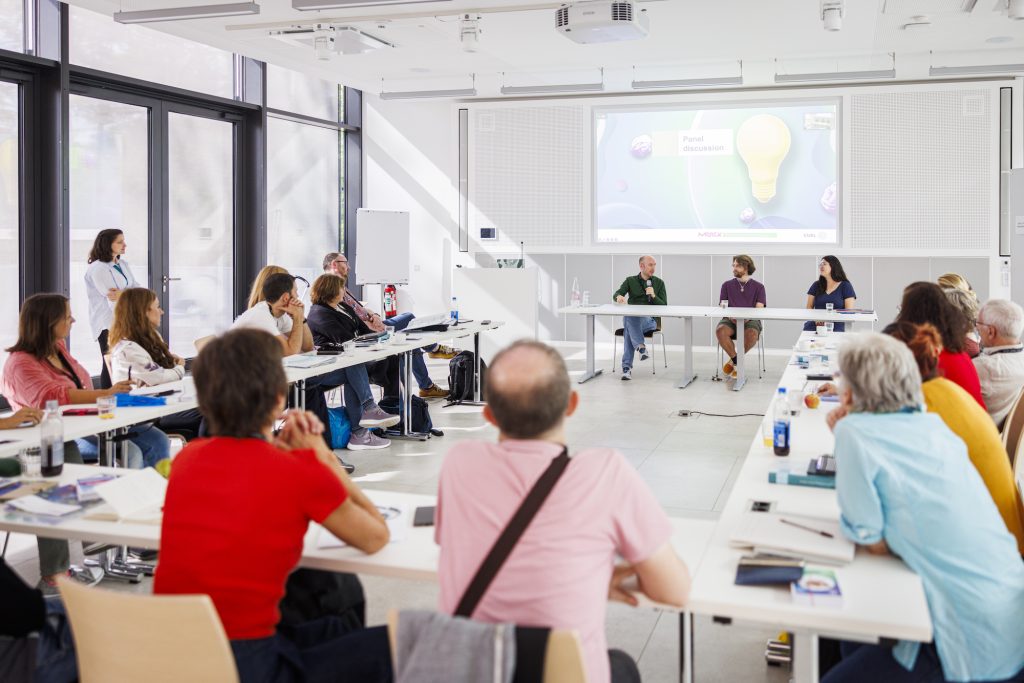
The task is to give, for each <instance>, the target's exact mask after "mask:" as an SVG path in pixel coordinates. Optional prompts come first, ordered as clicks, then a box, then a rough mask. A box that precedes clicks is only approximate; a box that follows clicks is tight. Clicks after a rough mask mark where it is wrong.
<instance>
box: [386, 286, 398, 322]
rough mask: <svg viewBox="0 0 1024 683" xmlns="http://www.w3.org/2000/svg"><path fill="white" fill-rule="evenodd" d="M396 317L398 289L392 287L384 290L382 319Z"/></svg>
mask: <svg viewBox="0 0 1024 683" xmlns="http://www.w3.org/2000/svg"><path fill="white" fill-rule="evenodd" d="M396 315H398V289H396V288H395V286H394V285H388V286H387V287H385V288H384V317H385V318H394V317H395V316H396Z"/></svg>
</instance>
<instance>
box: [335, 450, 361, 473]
mask: <svg viewBox="0 0 1024 683" xmlns="http://www.w3.org/2000/svg"><path fill="white" fill-rule="evenodd" d="M334 457H335V458H337V459H338V464H339V465H341V466H342V467H343V468H344V469H345V471H346V472H348V473H349V474H352V473H353V472H355V471H356V466H355V465H353V464H352V463H350V462H345V459H344V458H342V457H341V456H340V455H338V453H337V451H335V453H334Z"/></svg>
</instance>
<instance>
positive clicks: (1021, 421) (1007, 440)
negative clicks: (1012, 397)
mask: <svg viewBox="0 0 1024 683" xmlns="http://www.w3.org/2000/svg"><path fill="white" fill-rule="evenodd" d="M1000 436H1001V437H1002V439H1003V445H1004V446H1006V454H1007V455H1009V456H1010V466H1011V467H1012V468H1013V472H1014V474H1016V473H1017V468H1018V467H1020V466H1021V465H1020V462H1019V460H1020V459H1019V458H1018V457H1017V454H1018V451H1020V450H1021V447H1022V446H1024V390H1022V391H1021V393H1020V394H1019V395H1018V396H1017V400H1016V401H1014V402H1013V407H1012V408H1010V412H1009V413H1007V414H1006V420H1004V421H1003V430H1002V432H1001V434H1000Z"/></svg>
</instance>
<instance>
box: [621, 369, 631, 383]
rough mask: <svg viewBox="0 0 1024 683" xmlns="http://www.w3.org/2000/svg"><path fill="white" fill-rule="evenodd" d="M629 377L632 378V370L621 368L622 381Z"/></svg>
mask: <svg viewBox="0 0 1024 683" xmlns="http://www.w3.org/2000/svg"><path fill="white" fill-rule="evenodd" d="M631 379H633V373H632V371H630V369H629V368H622V381H623V382H625V381H627V380H631Z"/></svg>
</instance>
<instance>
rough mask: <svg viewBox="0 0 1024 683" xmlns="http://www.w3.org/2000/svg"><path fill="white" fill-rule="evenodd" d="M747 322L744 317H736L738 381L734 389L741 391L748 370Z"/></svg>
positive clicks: (733, 386)
mask: <svg viewBox="0 0 1024 683" xmlns="http://www.w3.org/2000/svg"><path fill="white" fill-rule="evenodd" d="M746 322H747V321H746V320H744V319H743V318H736V381H735V382H734V383H733V385H732V390H733V391H739V390H740V389H742V388H743V385H744V384H746V383H747V370H746V367H745V366H746V363H745V362H744V360H745V358H746V355H747V349H746V339H745V338H746V335H747V332H746V329H744V325H746Z"/></svg>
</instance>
